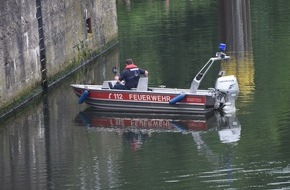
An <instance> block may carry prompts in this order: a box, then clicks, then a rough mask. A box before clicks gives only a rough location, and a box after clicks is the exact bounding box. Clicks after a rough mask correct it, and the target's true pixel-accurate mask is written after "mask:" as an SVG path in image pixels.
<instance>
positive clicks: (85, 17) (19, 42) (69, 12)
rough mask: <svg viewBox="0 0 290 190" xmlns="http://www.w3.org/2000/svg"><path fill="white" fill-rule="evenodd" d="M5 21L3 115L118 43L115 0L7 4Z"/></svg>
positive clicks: (0, 71) (1, 39) (0, 26)
mask: <svg viewBox="0 0 290 190" xmlns="http://www.w3.org/2000/svg"><path fill="white" fill-rule="evenodd" d="M0 17H1V19H0V111H1V110H2V111H1V112H3V109H5V108H7V107H11V105H13V104H17V103H19V102H21V101H22V99H23V97H27V96H28V97H29V96H31V94H33V93H34V91H42V90H43V87H45V86H49V84H50V83H53V81H55V80H57V78H58V77H60V76H62V75H63V74H64V72H67V71H68V70H70V69H73V68H75V67H78V66H79V65H80V64H82V63H83V62H85V61H87V60H89V59H90V58H92V57H94V56H96V55H97V54H99V53H100V52H101V51H102V50H104V49H106V48H107V47H109V46H110V45H111V44H113V43H114V42H116V41H117V35H118V27H117V10H116V2H115V0H66V1H57V0H51V1H42V0H32V1H31V0H22V1H14V0H6V1H1V2H0ZM41 87H42V88H41ZM16 102H17V103H16ZM0 115H1V114H0Z"/></svg>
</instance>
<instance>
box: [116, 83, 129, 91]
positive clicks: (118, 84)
mask: <svg viewBox="0 0 290 190" xmlns="http://www.w3.org/2000/svg"><path fill="white" fill-rule="evenodd" d="M114 89H120V90H130V89H129V88H128V87H127V86H125V85H123V84H120V83H117V84H115V86H114Z"/></svg>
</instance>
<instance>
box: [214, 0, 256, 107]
mask: <svg viewBox="0 0 290 190" xmlns="http://www.w3.org/2000/svg"><path fill="white" fill-rule="evenodd" d="M218 10H219V16H220V18H221V19H220V23H219V28H220V35H221V40H222V41H223V42H225V43H226V44H227V45H228V51H229V54H230V55H231V56H232V59H231V60H230V61H229V62H226V63H224V64H222V70H224V71H226V74H233V75H235V76H236V77H237V79H238V82H239V87H240V95H239V98H238V102H237V104H238V106H237V107H238V108H239V109H243V108H244V107H246V106H247V105H248V104H249V103H250V102H252V101H253V95H254V91H255V82H254V74H255V68H254V60H253V52H252V38H251V35H252V34H251V14H250V1H249V0H235V1H230V0H219V9H218Z"/></svg>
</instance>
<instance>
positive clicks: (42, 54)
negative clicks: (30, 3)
mask: <svg viewBox="0 0 290 190" xmlns="http://www.w3.org/2000/svg"><path fill="white" fill-rule="evenodd" d="M36 18H37V22H38V33H39V54H40V64H41V86H42V89H43V91H46V90H47V87H48V84H47V80H46V53H45V44H44V31H43V19H42V12H41V0H36Z"/></svg>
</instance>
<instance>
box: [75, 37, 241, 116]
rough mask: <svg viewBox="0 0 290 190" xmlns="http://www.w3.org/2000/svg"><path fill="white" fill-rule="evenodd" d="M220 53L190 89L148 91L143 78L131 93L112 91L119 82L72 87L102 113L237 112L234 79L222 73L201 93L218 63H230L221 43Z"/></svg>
mask: <svg viewBox="0 0 290 190" xmlns="http://www.w3.org/2000/svg"><path fill="white" fill-rule="evenodd" d="M219 49H220V51H219V52H217V53H216V56H215V57H212V58H210V59H209V60H208V62H207V63H206V64H205V65H204V66H203V67H202V69H201V70H200V71H199V72H198V73H197V75H196V76H195V77H194V78H193V80H192V83H191V86H190V88H189V89H177V88H165V87H148V78H147V77H141V78H140V79H139V83H138V86H137V88H134V89H131V90H119V89H111V88H110V86H112V85H114V84H115V83H116V81H115V80H109V81H104V82H103V84H102V85H86V84H72V85H71V87H72V88H73V90H74V92H75V93H76V95H77V96H78V97H79V103H80V104H81V103H83V102H85V103H86V104H88V105H89V106H91V107H94V108H96V109H98V110H102V111H125V112H127V113H129V112H131V113H133V112H141V113H171V114H198V113H200V114H205V113H209V112H212V111H213V110H215V109H220V110H223V111H224V112H235V111H236V107H235V100H236V98H237V96H238V93H239V85H238V81H237V78H236V77H235V76H234V75H229V76H225V72H224V71H220V73H219V75H218V78H217V80H216V84H215V87H214V88H209V89H206V90H202V89H199V85H200V83H201V81H202V79H203V78H204V76H205V75H206V73H207V72H208V70H209V69H210V68H211V66H212V65H213V64H214V63H215V62H218V61H224V60H228V59H230V56H227V55H226V54H225V49H226V45H225V44H222V43H221V44H220V46H219ZM111 84H112V85H111Z"/></svg>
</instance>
